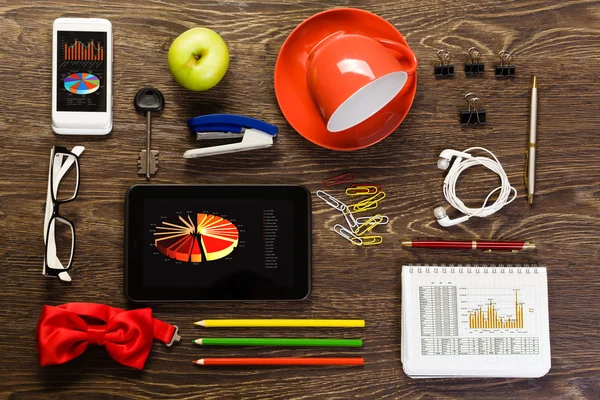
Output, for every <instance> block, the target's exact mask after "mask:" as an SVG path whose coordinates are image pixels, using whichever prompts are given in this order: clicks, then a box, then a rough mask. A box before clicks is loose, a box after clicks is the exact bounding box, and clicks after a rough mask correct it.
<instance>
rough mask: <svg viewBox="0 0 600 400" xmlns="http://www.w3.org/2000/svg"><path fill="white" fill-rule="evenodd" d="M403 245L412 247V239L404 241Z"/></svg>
mask: <svg viewBox="0 0 600 400" xmlns="http://www.w3.org/2000/svg"><path fill="white" fill-rule="evenodd" d="M402 246H404V247H412V242H411V241H410V240H407V241H404V242H402Z"/></svg>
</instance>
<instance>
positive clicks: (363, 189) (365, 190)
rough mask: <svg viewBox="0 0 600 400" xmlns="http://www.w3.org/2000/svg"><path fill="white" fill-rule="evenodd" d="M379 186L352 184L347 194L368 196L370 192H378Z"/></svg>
mask: <svg viewBox="0 0 600 400" xmlns="http://www.w3.org/2000/svg"><path fill="white" fill-rule="evenodd" d="M377 192H379V188H378V187H377V186H351V187H349V188H348V189H346V195H347V196H367V195H369V194H377Z"/></svg>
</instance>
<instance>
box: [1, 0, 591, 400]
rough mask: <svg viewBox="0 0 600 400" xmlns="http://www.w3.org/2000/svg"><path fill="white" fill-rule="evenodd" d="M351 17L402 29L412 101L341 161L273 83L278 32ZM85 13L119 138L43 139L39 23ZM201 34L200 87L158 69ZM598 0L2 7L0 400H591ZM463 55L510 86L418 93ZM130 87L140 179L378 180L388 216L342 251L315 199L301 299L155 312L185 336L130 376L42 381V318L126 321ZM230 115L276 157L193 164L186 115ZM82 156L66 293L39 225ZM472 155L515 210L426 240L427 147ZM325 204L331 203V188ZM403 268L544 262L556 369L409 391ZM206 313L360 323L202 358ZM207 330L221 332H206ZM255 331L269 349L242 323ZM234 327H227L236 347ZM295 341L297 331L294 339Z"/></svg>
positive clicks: (44, 80) (59, 375)
mask: <svg viewBox="0 0 600 400" xmlns="http://www.w3.org/2000/svg"><path fill="white" fill-rule="evenodd" d="M340 6H350V7H358V8H363V9H367V10H369V11H372V12H375V13H377V14H379V15H381V16H382V17H384V18H386V19H387V20H389V21H390V22H391V23H393V24H394V25H395V26H396V27H397V28H398V30H399V31H400V32H401V33H402V34H404V35H405V37H406V39H407V41H408V43H409V44H410V46H411V47H412V48H413V50H414V52H415V53H416V54H417V57H418V58H419V61H420V66H419V69H418V73H419V84H418V89H417V96H416V99H415V103H414V106H413V108H412V110H411V112H410V113H409V115H408V117H407V118H406V120H405V121H404V122H403V124H402V125H401V126H400V127H399V128H398V129H397V131H396V132H394V133H393V134H392V135H391V136H390V137H388V138H387V139H385V140H384V141H382V142H380V143H378V144H376V145H374V146H372V147H370V148H367V149H364V150H360V151H355V152H347V153H343V152H332V151H329V150H326V149H322V148H319V147H317V146H315V145H313V144H312V143H310V142H308V141H307V140H305V139H304V138H302V137H301V136H300V135H299V134H297V133H296V132H294V131H293V130H292V129H291V127H290V126H289V125H288V124H287V123H286V121H285V119H284V118H283V116H282V114H281V112H280V111H279V108H278V106H277V102H276V99H275V94H274V91H273V68H274V65H275V61H276V58H277V54H278V51H279V49H280V47H281V45H282V43H283V41H284V40H285V38H286V37H287V35H288V34H289V33H290V32H291V31H292V29H293V28H294V27H295V26H297V25H298V24H299V23H300V22H302V21H303V20H304V19H306V18H308V17H310V16H311V15H313V14H315V13H317V12H319V11H322V10H325V9H328V8H333V7H340ZM92 15H93V16H97V17H104V18H108V19H109V20H111V21H112V23H113V26H114V43H115V53H114V129H113V132H112V133H111V134H110V135H109V136H107V137H66V136H57V135H55V134H53V133H52V130H51V128H50V119H51V90H50V89H51V83H50V82H51V69H52V68H51V28H52V21H53V20H54V19H55V18H58V17H76V16H77V17H86V16H92ZM196 26H204V27H209V28H212V29H215V30H216V31H218V32H219V33H220V34H221V35H222V37H223V38H224V39H225V41H226V42H227V44H228V46H229V49H230V52H231V64H230V68H229V71H228V72H227V75H226V76H225V78H224V80H223V81H222V82H221V83H220V84H219V85H218V86H217V87H216V88H215V89H213V90H210V91H208V92H204V93H193V92H190V91H187V90H185V89H183V88H181V87H180V86H179V85H177V84H176V83H175V82H174V81H173V79H172V78H171V75H170V73H169V70H168V68H167V62H166V60H167V52H168V49H169V46H170V43H171V42H172V41H173V40H174V38H176V37H177V36H178V35H179V34H180V33H181V32H183V31H185V30H186V29H188V28H191V27H196ZM599 26H600V2H597V1H583V0H581V1H577V0H569V1H565V0H546V1H542V0H539V1H538V0H527V1H515V2H511V1H489V0H481V1H466V0H452V1H421V2H418V1H415V2H410V1H402V2H399V1H380V2H372V3H371V2H368V1H355V0H351V1H331V2H328V1H293V2H284V1H283V0H279V1H219V2H198V1H173V0H167V1H129V2H118V1H82V2H76V1H57V0H53V1H33V0H29V1H26V0H21V1H14V0H5V1H3V2H2V3H1V4H0V32H2V39H1V40H0V88H1V96H0V106H1V107H0V110H1V111H0V132H1V133H0V135H1V152H0V176H1V178H0V221H1V224H0V282H1V283H0V288H1V289H0V290H1V299H2V302H1V307H0V376H1V378H0V397H2V398H11V399H29V398H57V399H58V398H60V399H82V398H86V399H92V398H128V399H144V398H152V399H157V398H172V399H180V398H196V399H207V398H224V399H246V398H248V399H250V398H272V399H290V398H302V399H308V398H330V399H347V398H355V397H357V398H367V399H383V398H402V397H405V398H411V399H412V398H473V399H477V398H482V397H486V398H502V399H522V398H539V399H547V398H561V399H579V398H589V399H593V398H600V365H599V363H598V361H599V360H600V318H599V317H598V308H599V307H600V297H599V293H600V278H599V274H598V271H599V268H600V252H599V250H598V245H597V242H598V240H599V238H600V234H599V232H600V156H599V154H600V138H599V132H598V126H599V123H600V108H599V106H598V96H599V94H600V80H599V78H598V76H599V75H598V65H600V29H599V28H598V27H599ZM470 46H477V47H478V48H479V49H480V50H481V51H482V53H483V54H484V61H485V63H486V69H487V70H488V71H489V70H490V69H491V66H492V65H493V64H495V63H496V61H497V57H496V56H495V54H496V53H497V52H498V51H500V50H502V49H507V50H509V51H512V52H513V53H514V55H515V64H516V66H517V77H516V78H514V79H512V80H496V79H494V78H493V76H491V75H490V73H489V72H486V76H485V77H483V78H478V79H467V78H465V77H464V74H462V73H460V72H459V73H457V74H456V76H455V77H454V79H450V80H435V79H434V77H433V64H434V63H435V61H436V60H437V59H436V56H435V53H436V51H437V50H438V49H439V48H446V49H448V50H449V51H450V52H452V53H453V54H454V55H455V57H454V61H455V64H456V65H457V68H458V69H459V71H460V68H459V67H460V66H461V62H462V57H463V56H462V55H463V54H465V53H466V49H467V48H469V47H470ZM531 73H536V74H537V75H538V77H539V82H540V106H539V107H540V112H539V142H538V148H539V160H538V161H539V162H538V174H537V190H538V193H539V196H537V197H536V203H535V205H534V206H533V207H529V206H528V205H527V202H526V200H525V190H524V185H523V177H522V175H523V165H524V160H525V156H524V150H525V145H526V142H527V133H528V121H529V114H528V110H529V96H530V94H529V91H528V82H529V77H530V74H531ZM143 85H152V86H155V87H157V88H159V89H160V90H161V91H162V92H163V94H164V95H165V98H166V102H167V105H166V107H165V111H164V112H163V113H162V115H160V116H159V117H157V118H155V119H154V124H153V125H154V129H153V140H154V145H153V147H154V148H155V149H157V150H159V151H160V170H159V173H158V175H157V176H156V177H155V178H154V179H153V180H152V182H153V183H186V184H192V183H297V184H304V185H306V186H307V187H308V188H309V189H310V190H311V191H312V192H313V193H314V191H316V190H317V189H319V188H321V185H320V182H321V181H322V180H323V179H324V178H327V177H330V176H333V175H337V174H339V173H343V172H346V171H353V172H354V173H355V174H356V175H357V177H358V179H359V180H361V181H369V182H377V183H380V184H382V185H383V186H384V188H385V191H386V192H387V198H386V199H385V200H384V201H383V202H382V205H381V211H382V212H383V213H385V214H386V215H388V216H389V217H390V218H391V223H390V224H389V225H388V226H387V227H386V228H385V233H384V243H383V244H382V245H381V246H378V247H372V248H356V247H352V246H351V245H350V244H349V243H348V242H346V241H344V240H343V239H341V238H340V237H338V236H337V235H336V234H335V233H333V232H332V230H331V229H332V227H333V225H334V224H335V223H337V222H340V218H341V217H340V215H339V214H338V213H336V212H335V211H333V210H331V209H329V208H328V207H326V206H325V205H324V204H322V203H321V202H319V201H314V205H313V226H314V231H313V253H314V258H313V263H314V264H313V265H314V276H313V293H312V295H311V296H310V298H309V299H308V300H306V301H304V302H297V303H268V304H239V303H218V304H173V305H162V304H161V305H154V306H153V310H154V313H155V315H156V316H157V317H158V318H161V319H163V320H165V321H167V322H170V323H174V324H177V325H179V326H180V327H181V333H182V335H183V337H184V340H183V341H182V342H181V343H180V344H178V345H176V346H173V347H172V348H169V349H167V348H166V347H164V346H163V345H161V344H159V343H155V344H154V347H153V350H152V353H151V355H150V358H149V360H148V362H147V365H146V368H145V370H144V371H142V372H138V371H133V370H130V369H128V368H126V367H122V366H120V365H118V364H116V363H115V362H113V361H112V360H110V359H109V357H108V356H107V355H106V353H105V352H104V350H103V349H101V348H91V349H89V350H88V351H87V352H86V353H85V354H84V355H83V356H81V357H79V358H78V359H76V360H74V361H72V362H70V363H68V364H65V365H61V366H55V367H46V368H41V367H39V366H38V364H37V356H36V351H35V323H36V321H37V318H38V315H39V313H40V310H41V308H42V306H43V305H44V304H52V305H56V304H61V303H65V302H71V301H93V302H100V303H108V304H111V305H114V306H119V307H134V305H132V304H128V302H127V301H126V299H125V297H124V295H123V289H122V286H123V202H124V194H125V191H126V190H127V188H128V187H129V186H131V185H133V184H138V183H143V182H144V181H143V178H141V177H139V176H138V175H137V173H136V159H137V154H138V152H139V151H140V150H141V149H142V148H143V147H144V146H145V133H144V132H145V131H144V128H145V125H144V124H145V122H144V118H143V116H141V115H139V114H137V113H136V112H135V110H134V108H133V105H132V99H133V96H134V95H135V93H136V91H137V90H138V89H139V88H140V87H142V86H143ZM468 91H473V92H475V93H477V94H478V95H479V96H480V97H481V99H482V104H483V105H485V107H486V108H487V112H488V125H487V126H486V127H485V128H483V129H464V128H461V127H459V126H458V123H457V117H458V110H459V109H460V108H462V107H463V106H464V105H465V104H466V103H464V100H463V98H462V97H463V96H464V94H465V93H466V92H468ZM213 112H228V113H239V114H244V115H248V116H252V117H257V118H261V119H264V120H266V121H268V122H271V123H274V124H276V125H277V126H279V128H280V132H281V133H280V135H279V137H278V139H277V142H276V144H275V146H274V147H272V148H270V149H266V150H259V151H254V152H251V153H238V154H232V155H228V156H219V157H213V158H210V159H202V160H198V161H186V160H184V159H183V158H182V157H181V155H182V153H183V152H184V151H185V150H187V149H190V148H193V147H194V141H193V140H192V138H190V136H189V134H188V130H187V127H186V124H185V123H186V119H187V118H189V117H192V116H197V115H201V114H206V113H213ZM54 144H60V145H64V146H68V147H72V146H74V145H85V147H86V150H85V153H84V154H83V156H82V158H81V169H82V183H81V190H80V194H79V197H78V199H77V200H76V201H75V202H72V203H70V204H68V205H66V206H64V207H63V208H61V211H62V212H63V213H64V214H65V216H68V217H69V218H70V219H71V220H72V221H74V223H75V225H76V227H77V234H78V248H77V254H76V260H75V267H74V269H73V273H72V276H73V279H74V282H72V283H71V284H64V283H61V282H59V281H57V280H54V279H49V278H44V277H42V276H41V268H42V262H43V248H44V246H43V239H42V226H43V214H44V202H45V196H46V185H47V174H48V154H49V152H50V149H51V146H52V145H54ZM471 146H483V147H487V148H489V149H491V150H492V151H494V152H495V154H496V155H497V156H498V157H499V159H500V161H501V162H502V164H503V165H504V167H505V169H506V172H507V174H508V176H509V178H510V181H511V182H512V184H513V185H514V186H515V187H516V188H517V189H518V192H519V196H518V198H517V200H515V202H514V203H513V204H510V205H509V206H507V207H506V208H505V209H503V210H502V211H501V212H499V213H498V214H496V215H494V216H492V217H490V218H487V219H473V220H471V221H469V222H468V223H465V224H462V225H459V226H456V227H452V228H450V229H443V228H440V227H439V226H438V224H437V223H436V222H435V221H434V218H433V215H432V211H433V209H434V208H435V207H437V206H439V205H444V204H445V201H444V199H443V195H442V189H441V184H442V173H441V171H440V170H438V169H437V168H436V165H435V164H436V160H437V155H438V154H439V152H440V151H441V150H443V149H445V148H454V149H457V150H462V149H465V148H467V147H471ZM469 175H470V177H468V178H465V179H462V180H461V183H460V194H461V196H463V197H464V198H466V199H467V200H468V204H472V205H475V204H477V203H478V202H479V201H481V200H482V197H481V196H482V194H484V193H487V191H488V190H490V189H491V188H492V187H493V186H494V185H495V184H496V180H495V178H494V177H493V176H489V175H487V174H485V173H484V172H483V171H474V172H473V173H472V174H469ZM332 193H333V194H340V193H341V190H340V189H337V190H333V191H332ZM406 238H446V239H449V238H456V239H469V240H470V239H477V238H486V239H487V238H491V239H529V240H533V241H534V242H535V243H536V244H537V245H538V250H537V251H534V252H529V253H520V254H482V253H472V252H468V251H467V252H453V253H446V252H440V251H429V252H427V251H406V250H403V249H402V248H401V247H400V243H399V240H400V239H406ZM410 262H432V263H433V262H438V263H440V262H460V263H469V262H470V263H475V262H476V263H506V262H516V263H525V262H527V263H533V262H535V263H538V264H539V265H542V266H545V267H547V268H548V270H549V296H550V330H551V344H552V369H551V371H550V373H549V374H548V375H547V376H545V377H543V378H541V379H461V380H453V379H441V380H412V379H409V378H407V377H406V376H405V375H404V373H403V371H402V367H401V363H400V307H401V304H400V270H401V265H402V264H404V263H410ZM211 317H297V318H304V317H316V318H318V317H329V318H365V319H366V320H367V327H366V328H365V329H364V330H361V331H350V330H344V331H342V332H340V331H333V330H331V331H323V332H320V333H322V335H323V336H327V335H336V336H343V337H348V338H351V337H363V338H364V340H365V347H364V348H363V349H359V350H349V351H343V350H341V351H339V350H310V349H308V350H303V349H288V350H281V349H271V350H270V349H253V348H245V349H239V350H236V349H217V348H215V349H200V348H198V347H195V345H193V344H192V343H191V340H192V339H194V338H196V337H199V336H201V332H202V331H201V330H200V329H199V328H195V327H194V326H193V325H192V321H194V320H197V319H201V318H211ZM210 333H211V334H214V335H227V334H230V331H229V330H215V331H211V332H210ZM243 333H247V334H252V335H264V336H269V335H277V334H278V333H280V332H276V331H270V330H250V331H248V332H243ZM243 333H242V332H237V333H236V334H239V335H241V334H243ZM297 334H298V335H299V336H311V335H314V331H313V330H300V331H298V332H297ZM226 355H227V356H235V355H244V356H275V355H277V356H291V355H306V356H309V355H317V356H333V355H348V356H364V357H365V359H366V365H365V366H364V368H310V367H309V368H293V367H292V368H236V369H201V368H197V367H194V366H192V364H191V363H190V361H191V360H192V359H195V358H199V357H201V356H226Z"/></svg>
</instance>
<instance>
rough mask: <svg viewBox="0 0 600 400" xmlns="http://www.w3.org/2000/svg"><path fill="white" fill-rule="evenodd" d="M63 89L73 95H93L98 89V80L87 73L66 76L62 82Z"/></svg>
mask: <svg viewBox="0 0 600 400" xmlns="http://www.w3.org/2000/svg"><path fill="white" fill-rule="evenodd" d="M64 86H65V89H67V90H68V91H69V92H71V93H75V94H90V93H94V92H95V91H96V90H98V88H99V87H100V79H98V77H97V76H96V75H93V74H88V73H87V72H77V73H76V74H71V75H68V76H67V77H66V78H65V80H64Z"/></svg>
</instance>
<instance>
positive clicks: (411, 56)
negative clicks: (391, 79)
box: [376, 39, 417, 75]
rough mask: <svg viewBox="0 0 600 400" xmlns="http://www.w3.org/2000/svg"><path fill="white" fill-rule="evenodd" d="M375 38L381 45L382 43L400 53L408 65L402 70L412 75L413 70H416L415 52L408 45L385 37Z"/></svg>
mask: <svg viewBox="0 0 600 400" xmlns="http://www.w3.org/2000/svg"><path fill="white" fill-rule="evenodd" d="M376 40H377V41H378V42H379V43H381V44H382V45H384V46H385V47H387V48H388V49H390V50H394V51H396V52H398V53H400V54H401V55H402V57H401V58H403V59H405V60H406V61H408V65H409V66H408V68H407V69H405V70H404V72H406V73H407V74H408V75H412V74H414V73H415V71H416V70H417V57H416V56H415V53H413V52H412V50H411V49H410V48H409V47H408V46H405V45H403V44H400V43H398V42H394V41H393V40H387V39H376ZM399 58H400V57H399Z"/></svg>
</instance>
